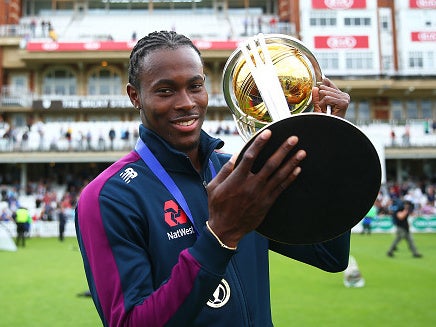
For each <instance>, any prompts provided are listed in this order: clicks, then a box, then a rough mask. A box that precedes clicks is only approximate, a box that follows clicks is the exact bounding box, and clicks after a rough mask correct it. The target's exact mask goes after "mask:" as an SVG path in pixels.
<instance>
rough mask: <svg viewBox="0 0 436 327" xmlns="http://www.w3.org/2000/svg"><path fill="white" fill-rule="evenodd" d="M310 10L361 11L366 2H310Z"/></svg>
mask: <svg viewBox="0 0 436 327" xmlns="http://www.w3.org/2000/svg"><path fill="white" fill-rule="evenodd" d="M417 1H418V0H417ZM312 8H313V9H338V10H343V9H362V8H366V0H312Z"/></svg>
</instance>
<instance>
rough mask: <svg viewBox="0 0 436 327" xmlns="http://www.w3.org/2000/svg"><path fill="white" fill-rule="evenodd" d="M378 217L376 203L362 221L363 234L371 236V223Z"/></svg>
mask: <svg viewBox="0 0 436 327" xmlns="http://www.w3.org/2000/svg"><path fill="white" fill-rule="evenodd" d="M376 217H377V206H376V205H375V203H374V204H373V205H372V207H371V209H369V211H368V213H367V214H366V215H365V217H364V218H363V220H362V232H361V234H368V235H370V234H371V223H372V221H373V219H375V218H376Z"/></svg>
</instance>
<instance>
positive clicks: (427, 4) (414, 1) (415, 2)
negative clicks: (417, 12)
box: [409, 0, 436, 9]
mask: <svg viewBox="0 0 436 327" xmlns="http://www.w3.org/2000/svg"><path fill="white" fill-rule="evenodd" d="M409 6H410V8H421V9H423V8H425V9H432V8H433V9H435V8H436V0H409Z"/></svg>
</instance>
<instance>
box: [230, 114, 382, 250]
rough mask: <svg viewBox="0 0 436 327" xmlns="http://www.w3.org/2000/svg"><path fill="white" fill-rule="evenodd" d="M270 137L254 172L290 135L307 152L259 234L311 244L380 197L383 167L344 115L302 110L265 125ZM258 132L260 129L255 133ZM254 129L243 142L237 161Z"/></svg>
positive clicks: (350, 222) (344, 227)
mask: <svg viewBox="0 0 436 327" xmlns="http://www.w3.org/2000/svg"><path fill="white" fill-rule="evenodd" d="M265 128H268V129H270V130H271V131H272V135H271V139H270V141H269V143H268V144H267V145H266V147H265V148H264V149H263V150H262V151H261V153H260V154H259V156H258V157H257V159H256V161H255V162H254V164H253V167H252V172H253V173H256V172H258V171H259V170H260V169H261V167H262V166H263V164H264V163H265V162H266V161H267V160H268V158H269V157H270V156H271V155H272V154H273V153H274V152H275V150H276V149H277V148H278V147H279V146H280V145H281V144H282V143H283V142H284V141H285V140H286V138H288V137H289V136H291V135H296V136H298V138H299V142H298V144H297V146H296V147H295V148H294V149H293V150H292V151H291V153H290V154H289V156H288V157H290V156H292V155H293V154H295V153H296V152H297V151H298V150H299V149H304V150H305V151H306V152H307V156H306V158H305V159H304V160H303V161H302V163H301V168H302V171H301V173H300V175H299V176H298V178H297V179H296V180H295V181H294V182H293V183H292V184H291V185H290V187H289V188H287V189H286V190H284V191H283V193H282V194H281V195H280V196H279V198H278V199H277V201H276V203H275V204H274V205H273V207H272V208H271V209H270V211H269V212H268V214H267V216H266V217H265V220H264V221H263V222H262V224H261V225H260V226H259V227H258V228H257V232H258V233H260V234H261V235H263V236H265V237H267V238H268V239H271V240H274V241H277V242H281V243H287V244H313V243H319V242H324V241H327V240H330V239H333V238H335V237H338V236H340V235H341V234H343V233H345V232H346V231H348V230H350V229H351V228H352V227H354V226H355V225H356V224H358V223H359V222H360V221H361V220H362V219H363V217H364V216H365V215H366V214H367V213H368V211H369V209H370V208H371V206H372V205H373V204H374V201H375V199H376V197H377V195H378V192H379V189H380V183H381V166H380V159H379V157H378V154H377V152H376V150H375V148H374V146H373V144H372V143H371V141H370V140H369V139H368V138H367V136H366V135H365V134H363V132H362V131H361V130H360V129H358V128H357V127H356V126H354V125H353V124H351V123H350V122H348V121H346V120H345V119H342V118H339V117H336V116H332V115H325V114H320V113H302V114H298V115H295V116H291V117H289V118H286V119H283V120H280V121H277V122H274V123H271V124H270V125H268V126H266V127H265ZM259 132H260V131H259ZM259 132H258V133H256V135H254V136H253V137H252V138H251V140H250V141H248V143H247V144H246V145H245V146H244V148H243V149H242V151H241V153H240V154H239V157H238V159H237V161H236V165H237V164H238V163H239V161H240V160H241V158H242V155H243V153H244V152H245V151H246V149H247V148H248V147H249V146H250V144H251V143H252V141H253V140H254V138H255V137H256V136H257V135H258V134H259Z"/></svg>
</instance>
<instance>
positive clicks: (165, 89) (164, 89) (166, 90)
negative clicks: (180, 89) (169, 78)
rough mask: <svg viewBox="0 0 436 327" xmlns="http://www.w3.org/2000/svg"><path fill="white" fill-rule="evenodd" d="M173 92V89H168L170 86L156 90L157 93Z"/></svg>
mask: <svg viewBox="0 0 436 327" xmlns="http://www.w3.org/2000/svg"><path fill="white" fill-rule="evenodd" d="M171 92H172V91H171V89H168V88H161V89H158V90H156V93H159V94H170V93H171Z"/></svg>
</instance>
